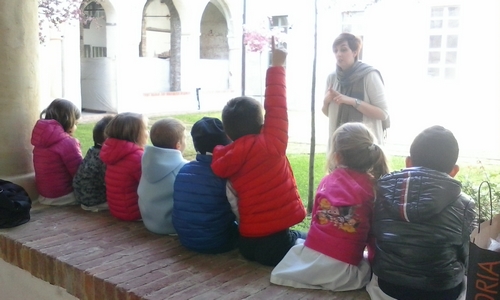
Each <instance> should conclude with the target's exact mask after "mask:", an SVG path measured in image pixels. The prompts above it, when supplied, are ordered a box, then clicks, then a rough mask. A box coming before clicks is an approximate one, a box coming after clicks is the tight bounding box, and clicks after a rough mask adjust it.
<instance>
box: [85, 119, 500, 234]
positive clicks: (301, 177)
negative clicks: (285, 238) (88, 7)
mask: <svg viewBox="0 0 500 300" xmlns="http://www.w3.org/2000/svg"><path fill="white" fill-rule="evenodd" d="M220 114H221V113H220V112H208V113H195V114H185V115H174V116H169V117H172V118H176V119H178V120H181V121H182V122H184V124H185V125H186V134H187V139H186V141H187V145H186V150H185V151H184V157H185V158H186V159H188V160H193V159H194V158H195V155H196V152H195V150H194V147H193V142H192V140H191V136H190V134H189V133H190V131H191V127H192V125H193V124H194V123H195V122H196V121H198V120H199V119H201V118H202V117H204V116H208V117H216V118H220V117H221V116H220ZM161 118H163V117H151V118H150V119H149V126H151V125H152V124H153V123H154V122H155V121H156V120H159V119H161ZM93 127H94V123H88V124H79V125H78V129H77V131H76V133H75V137H76V138H77V139H79V140H80V143H81V147H82V152H83V154H84V155H85V153H86V152H87V150H88V149H89V148H90V147H91V146H92V145H93V144H94V143H93V141H92V129H93ZM288 159H289V161H290V164H291V166H292V170H293V172H294V176H295V179H296V181H297V186H298V188H299V193H300V196H301V198H302V200H303V202H304V206H307V201H308V189H309V159H310V157H309V154H289V155H288ZM388 160H389V167H390V169H391V170H392V171H395V170H400V169H402V168H404V157H400V156H392V157H391V156H388ZM325 164H326V155H325V154H324V153H319V154H316V155H315V159H314V186H313V191H314V192H315V190H316V187H317V186H318V184H319V181H320V180H321V179H322V178H323V177H324V176H325V174H326V169H325ZM456 179H458V180H459V181H461V182H462V184H463V191H464V192H465V193H466V194H468V195H470V196H472V197H473V198H474V199H475V200H476V201H477V190H478V187H479V184H480V183H481V182H482V181H483V180H488V181H490V183H491V185H492V187H493V204H494V211H495V213H500V166H498V165H491V166H490V165H488V166H485V165H482V164H480V163H478V164H475V165H467V166H461V170H460V172H459V173H458V175H457V177H456ZM486 194H487V192H486V190H482V195H486ZM481 198H482V199H481V200H482V201H481V203H482V204H483V207H482V211H484V210H483V208H487V207H489V205H487V200H488V199H486V197H483V196H482V197H481ZM483 215H484V213H483ZM309 223H310V217H309V216H308V217H307V218H306V219H305V220H304V221H303V222H302V223H300V224H297V225H296V226H295V228H296V229H299V230H304V231H307V230H308V228H309Z"/></svg>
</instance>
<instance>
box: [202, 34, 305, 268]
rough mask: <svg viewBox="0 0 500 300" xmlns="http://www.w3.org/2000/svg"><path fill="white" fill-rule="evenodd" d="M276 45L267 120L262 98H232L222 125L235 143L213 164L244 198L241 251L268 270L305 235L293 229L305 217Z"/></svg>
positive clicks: (281, 57) (220, 152) (281, 55)
mask: <svg viewBox="0 0 500 300" xmlns="http://www.w3.org/2000/svg"><path fill="white" fill-rule="evenodd" d="M272 45H273V50H272V53H273V57H272V67H270V68H269V69H268V70H267V76H266V98H265V100H264V107H265V109H266V116H265V119H264V117H263V113H262V106H261V105H260V103H259V102H258V101H257V100H255V99H253V98H249V97H238V98H234V99H232V100H230V101H229V102H228V103H227V104H226V106H225V107H224V109H223V111H222V123H223V125H224V130H225V132H226V134H227V135H228V136H229V138H230V139H231V140H233V143H231V144H229V145H227V146H217V147H215V149H214V155H213V161H212V165H211V166H212V170H213V171H214V173H215V175H217V176H219V177H222V178H227V179H228V180H229V181H230V183H231V185H232V187H233V188H234V190H235V192H236V197H237V198H238V199H239V200H238V211H239V215H240V219H239V220H240V222H239V231H240V240H239V250H240V253H241V254H242V255H243V257H245V258H246V259H248V260H253V261H257V262H259V263H261V264H264V265H269V266H275V265H276V264H277V263H278V262H279V261H280V260H281V259H282V258H283V256H285V254H286V253H287V252H288V250H289V249H290V248H291V247H292V246H293V245H295V241H296V240H297V238H303V237H305V234H303V233H302V232H299V231H295V230H290V229H289V227H290V226H293V225H295V224H297V223H300V222H301V221H302V220H303V219H304V218H305V216H306V211H305V209H304V205H303V204H302V200H301V199H300V196H299V192H298V190H297V184H296V182H295V178H294V176H293V172H292V169H291V167H290V163H289V162H288V159H287V157H286V148H287V143H288V113H287V104H286V85H285V68H284V67H283V65H284V63H285V60H286V52H285V51H283V50H280V49H275V48H274V39H273V43H272ZM263 119H264V120H263Z"/></svg>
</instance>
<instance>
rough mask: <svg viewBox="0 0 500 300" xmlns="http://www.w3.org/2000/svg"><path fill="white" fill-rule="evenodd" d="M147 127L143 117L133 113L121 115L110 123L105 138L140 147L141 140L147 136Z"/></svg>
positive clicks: (105, 130)
mask: <svg viewBox="0 0 500 300" xmlns="http://www.w3.org/2000/svg"><path fill="white" fill-rule="evenodd" d="M146 127H147V125H146V122H145V120H144V117H143V115H141V114H138V113H132V112H125V113H120V114H117V115H116V116H115V117H114V118H113V119H112V120H111V121H110V122H109V123H108V125H107V126H106V129H104V136H105V137H106V138H115V139H119V140H125V141H129V142H132V143H134V144H138V145H140V144H141V138H142V137H143V136H144V135H146V129H147V128H146ZM141 146H143V145H141Z"/></svg>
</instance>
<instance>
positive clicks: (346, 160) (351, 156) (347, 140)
mask: <svg viewBox="0 0 500 300" xmlns="http://www.w3.org/2000/svg"><path fill="white" fill-rule="evenodd" d="M374 140H375V138H374V137H373V134H372V133H371V131H370V130H369V129H368V127H366V126H365V125H364V124H363V123H359V122H351V123H345V124H343V125H342V126H340V127H339V128H337V130H335V132H334V133H333V136H332V144H331V147H330V153H329V154H328V161H327V165H328V170H329V171H330V172H331V171H333V170H334V169H335V168H336V167H337V166H338V165H343V166H346V167H348V168H350V169H354V170H357V171H359V172H368V173H369V174H371V175H372V176H373V178H374V179H378V178H380V176H382V175H384V174H387V173H389V167H388V166H387V159H386V157H385V154H384V152H383V151H382V149H381V148H380V147H379V146H378V145H377V144H374Z"/></svg>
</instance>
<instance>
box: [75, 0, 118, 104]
mask: <svg viewBox="0 0 500 300" xmlns="http://www.w3.org/2000/svg"><path fill="white" fill-rule="evenodd" d="M93 3H95V4H93ZM88 5H94V8H96V9H98V10H102V16H101V17H99V18H96V19H94V20H92V22H91V23H90V24H88V25H89V26H88V27H89V28H85V27H87V26H84V24H83V23H82V22H80V57H81V62H80V69H81V71H80V72H81V79H80V84H81V99H82V109H87V110H93V111H106V112H116V111H117V103H116V102H117V100H116V85H115V82H116V69H115V57H116V52H117V50H118V45H117V44H116V39H115V38H113V37H114V35H116V34H117V31H116V26H117V14H116V11H115V8H114V6H113V5H112V3H110V1H109V0H91V1H83V2H82V6H81V9H82V10H83V9H85V7H87V6H88Z"/></svg>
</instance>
